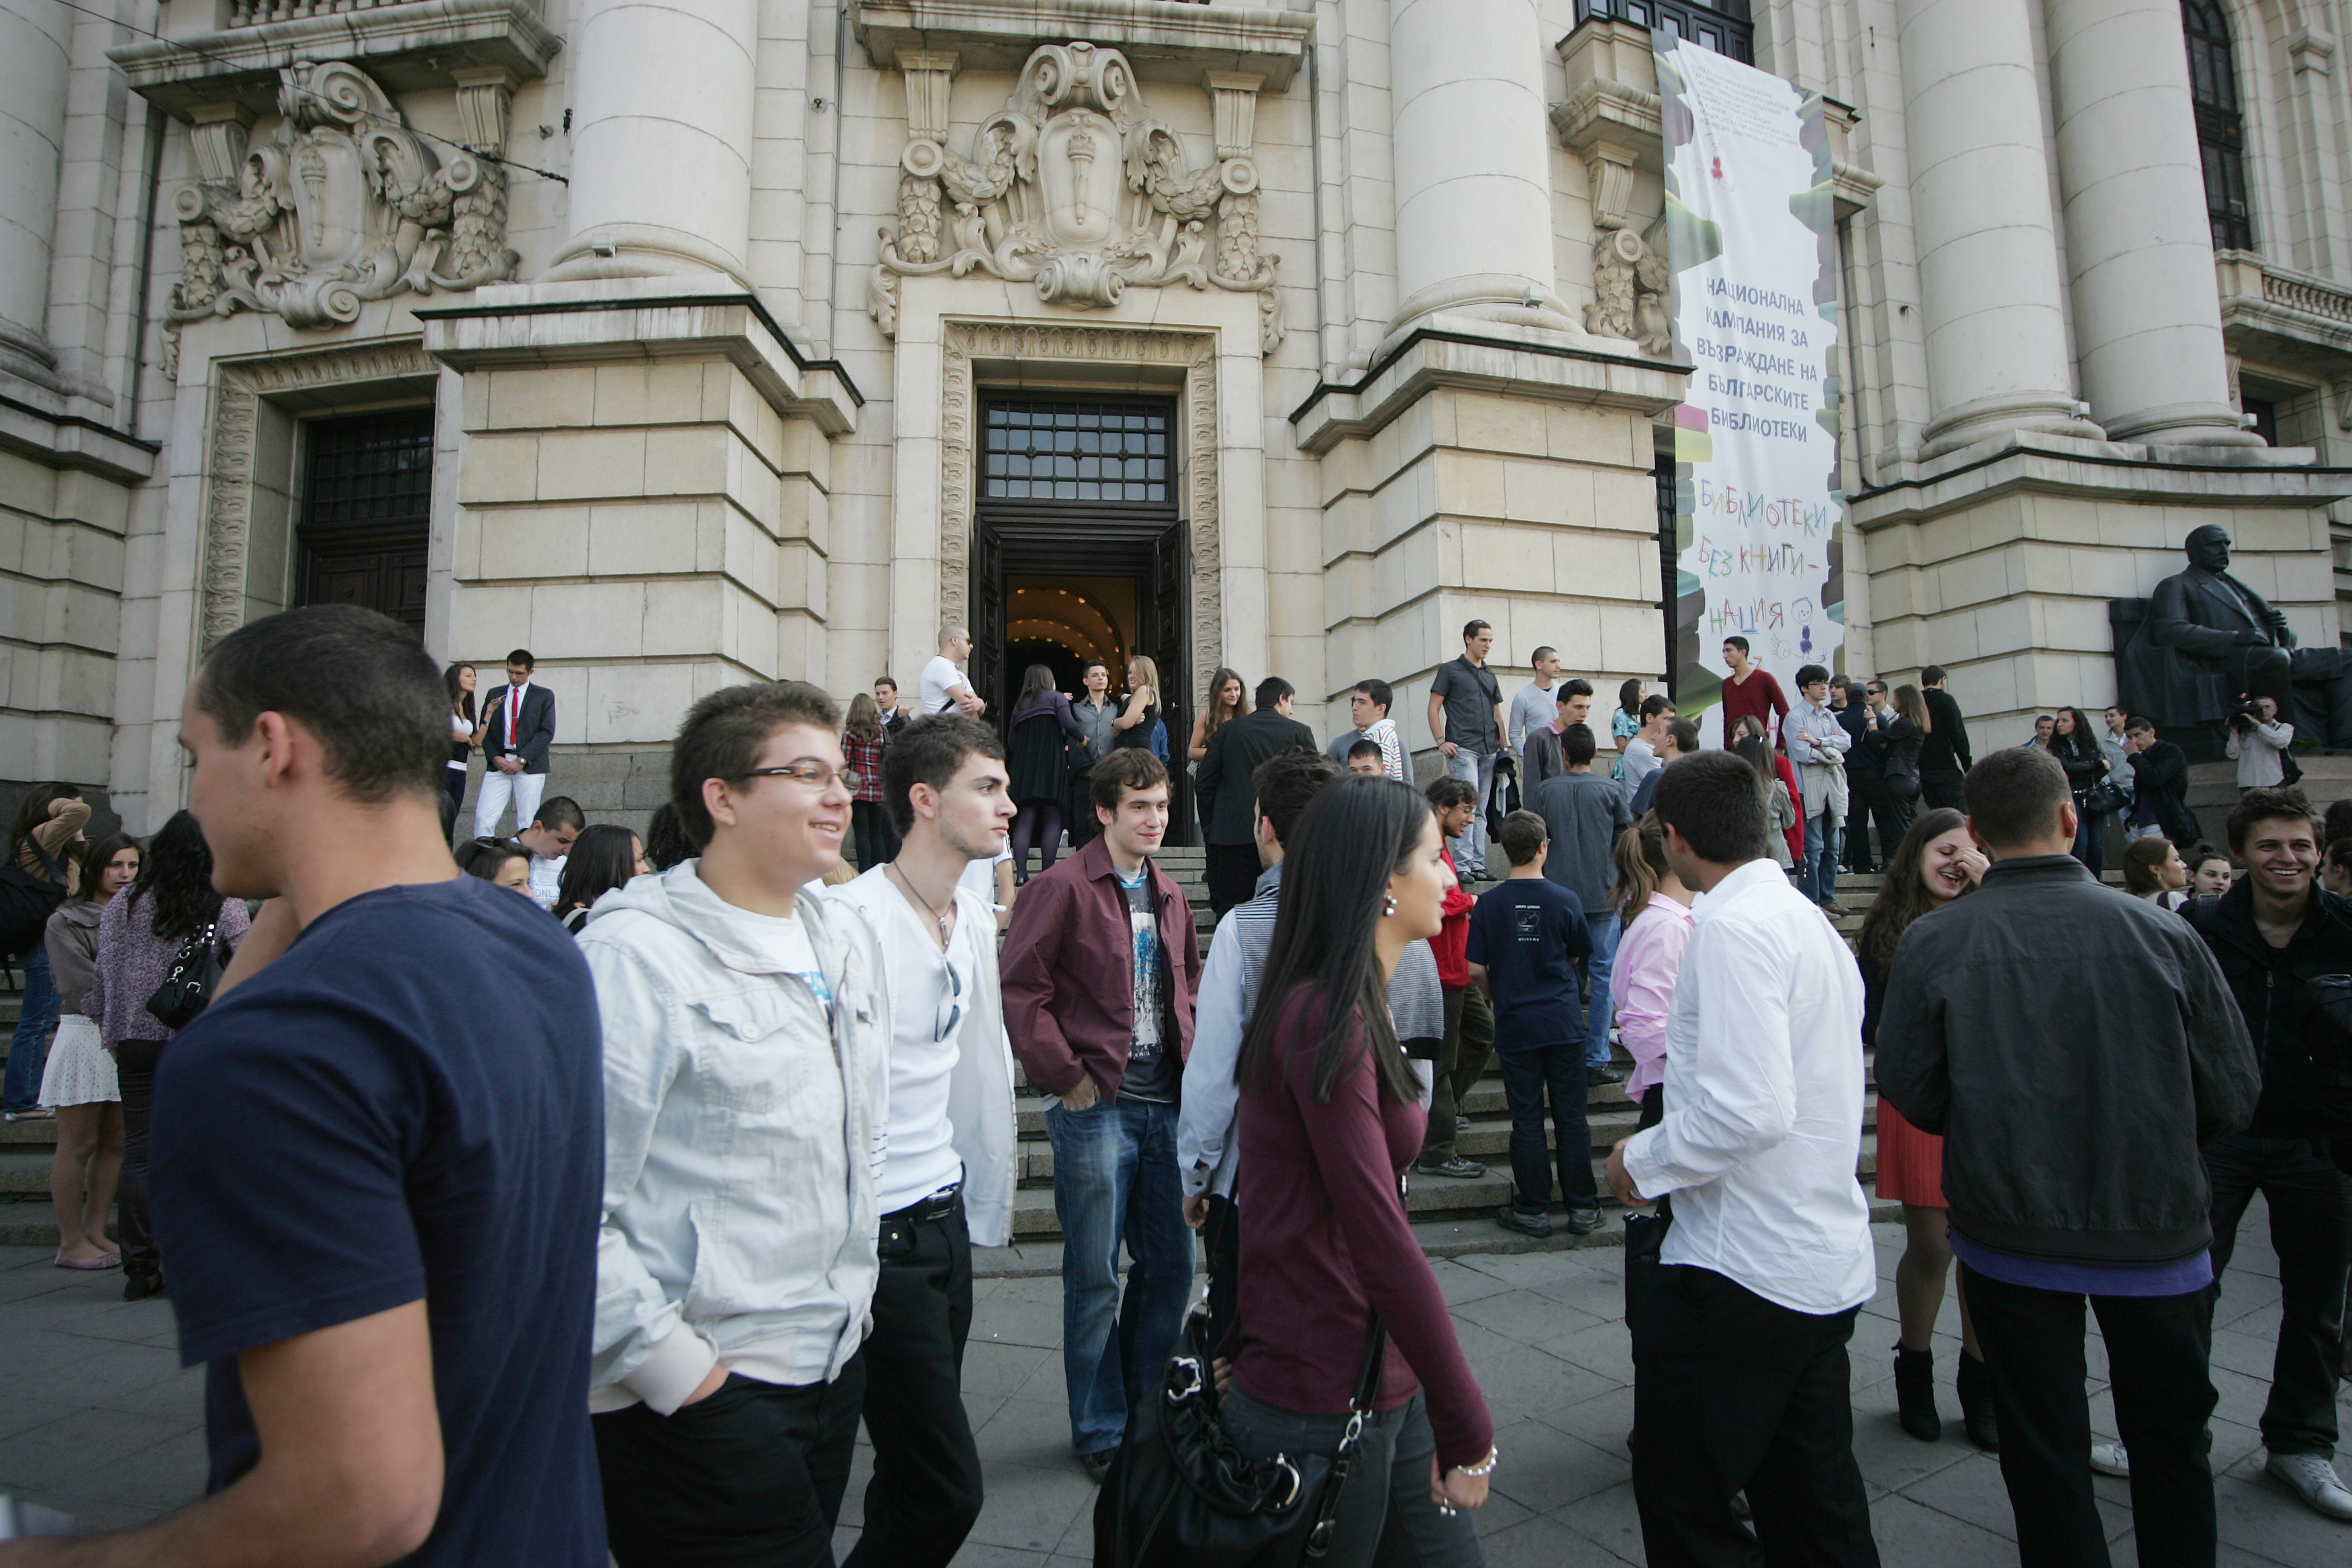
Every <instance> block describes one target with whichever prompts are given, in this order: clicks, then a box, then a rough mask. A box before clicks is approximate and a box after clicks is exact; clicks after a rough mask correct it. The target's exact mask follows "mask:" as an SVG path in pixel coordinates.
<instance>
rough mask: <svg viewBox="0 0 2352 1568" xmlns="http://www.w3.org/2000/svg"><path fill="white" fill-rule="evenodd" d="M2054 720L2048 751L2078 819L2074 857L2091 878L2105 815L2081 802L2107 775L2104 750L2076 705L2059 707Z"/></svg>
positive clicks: (2100, 853) (2101, 846) (2101, 853)
mask: <svg viewBox="0 0 2352 1568" xmlns="http://www.w3.org/2000/svg"><path fill="white" fill-rule="evenodd" d="M2056 720H2057V722H2056V724H2055V726H2054V727H2053V729H2052V731H2051V733H2050V754H2051V755H2052V756H2053V757H2055V758H2057V759H2058V765H2059V766H2060V767H2062V768H2064V769H2065V770H2066V787H2067V788H2068V789H2070V790H2072V791H2074V811H2075V815H2076V816H2079V817H2080V818H2081V820H2080V821H2079V822H2078V823H2076V825H2075V827H2074V858H2075V859H2077V860H2080V861H2081V862H2082V863H2083V865H2084V868H2086V869H2088V870H2089V871H2090V873H2091V875H2092V876H2094V877H2095V876H2097V875H2098V874H2099V868H2100V863H2101V861H2102V860H2103V859H2104V858H2105V842H2104V840H2105V837H2106V818H2105V816H2103V815H2101V814H2098V813H2095V812H2093V811H2092V810H2091V808H2090V807H2089V806H2088V805H2084V798H2085V797H2086V796H2088V795H2090V793H2091V792H2092V791H2093V790H2095V789H2096V788H2097V787H2098V786H2099V781H2100V780H2101V779H2104V778H2105V777H2106V776H2107V753H2106V752H2105V751H2103V750H2101V749H2100V746H2099V737H2098V733H2097V731H2094V730H2093V729H2092V728H2091V721H2089V720H2088V719H2085V718H2084V717H2083V710H2081V709H2080V708H2061V709H2060V710H2058V712H2057V714H2056Z"/></svg>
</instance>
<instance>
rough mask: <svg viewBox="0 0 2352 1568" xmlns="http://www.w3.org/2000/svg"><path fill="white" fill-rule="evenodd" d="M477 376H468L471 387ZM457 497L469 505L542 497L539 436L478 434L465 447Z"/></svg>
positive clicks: (458, 473)
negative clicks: (540, 489)
mask: <svg viewBox="0 0 2352 1568" xmlns="http://www.w3.org/2000/svg"><path fill="white" fill-rule="evenodd" d="M476 379H477V378H476V377H473V376H468V377H467V378H466V383H467V386H469V387H470V386H472V385H473V384H474V382H475V381H476ZM464 451H465V460H464V462H463V464H462V465H461V466H460V467H459V468H458V471H457V500H459V501H460V502H461V503H465V504H468V505H495V504H497V503H498V502H500V501H527V500H537V499H538V497H539V437H536V436H475V437H469V438H468V439H467V442H466V444H465V447H464Z"/></svg>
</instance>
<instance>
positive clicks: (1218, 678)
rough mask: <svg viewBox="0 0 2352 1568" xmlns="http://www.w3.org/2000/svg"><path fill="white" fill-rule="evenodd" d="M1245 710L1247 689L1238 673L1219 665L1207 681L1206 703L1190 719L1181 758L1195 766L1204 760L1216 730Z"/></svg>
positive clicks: (1238, 716) (1247, 702)
mask: <svg viewBox="0 0 2352 1568" xmlns="http://www.w3.org/2000/svg"><path fill="white" fill-rule="evenodd" d="M1249 710H1250V705H1249V689H1248V688H1247V687H1245V686H1244V685H1243V684H1242V677H1241V672H1240V671H1239V670H1235V669H1228V668H1225V667H1224V666H1223V665H1222V664H1221V665H1219V666H1218V667H1217V673H1216V674H1214V675H1213V676H1211V677H1209V700H1207V701H1206V702H1203V703H1202V704H1201V710H1200V711H1199V712H1198V713H1195V714H1194V715H1192V744H1190V745H1189V746H1187V747H1185V749H1184V754H1185V755H1186V756H1188V757H1190V758H1192V760H1193V761H1194V762H1196V763H1197V762H1199V761H1200V760H1201V759H1202V757H1205V756H1207V755H1208V754H1209V737H1210V736H1212V735H1213V734H1215V733H1216V732H1217V728H1218V726H1219V725H1222V724H1224V723H1226V722H1228V721H1232V720H1234V719H1238V718H1240V717H1241V716H1242V715H1243V714H1244V713H1246V712H1248V711H1249Z"/></svg>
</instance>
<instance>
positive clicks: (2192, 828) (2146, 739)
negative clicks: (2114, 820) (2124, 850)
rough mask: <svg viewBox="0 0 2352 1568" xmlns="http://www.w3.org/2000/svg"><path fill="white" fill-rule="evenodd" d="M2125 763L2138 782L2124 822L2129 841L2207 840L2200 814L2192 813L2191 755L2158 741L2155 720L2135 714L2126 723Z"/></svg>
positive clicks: (2133, 790) (2178, 842)
mask: <svg viewBox="0 0 2352 1568" xmlns="http://www.w3.org/2000/svg"><path fill="white" fill-rule="evenodd" d="M2124 760H2125V761H2126V762H2127V763H2130V764H2131V771H2132V777H2133V779H2134V780H2135V784H2134V786H2133V789H2132V806H2131V811H2130V813H2129V814H2128V815H2127V816H2126V817H2125V818H2124V836H2125V837H2126V838H2145V837H2147V836H2148V835H2149V834H2151V833H2161V834H2163V835H2164V836H2165V837H2167V838H2169V839H2171V840H2172V841H2173V843H2175V844H2195V843H2196V842H2197V841H2198V840H2199V839H2200V838H2202V837H2205V830H2204V829H2203V828H2202V827H2200V826H2199V825H2198V822H2197V814H2196V813H2195V812H2193V811H2191V810H2189V753H2188V752H2184V751H2182V750H2181V749H2180V748H2179V747H2178V746H2176V745H2174V744H2173V743H2172V742H2169V741H2159V740H2158V739H2157V738H2156V721H2155V720H2153V719H2144V718H2141V717H2140V716H2139V715H2137V714H2134V715H2133V716H2132V717H2131V718H2129V719H2126V720H2125V721H2124Z"/></svg>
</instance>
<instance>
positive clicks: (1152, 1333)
mask: <svg viewBox="0 0 2352 1568" xmlns="http://www.w3.org/2000/svg"><path fill="white" fill-rule="evenodd" d="M1045 1136H1046V1139H1047V1140H1048V1141H1049V1142H1052V1144H1053V1145H1054V1215H1055V1218H1056V1219H1059V1220H1060V1221H1061V1222H1062V1378H1063V1381H1064V1383H1065V1384H1066V1386H1067V1388H1068V1390H1069V1397H1070V1446H1071V1447H1073V1448H1074V1449H1075V1450H1076V1452H1078V1453H1080V1454H1098V1453H1102V1452H1104V1451H1105V1450H1107V1449H1110V1448H1116V1447H1118V1445H1119V1441H1120V1439H1121V1438H1123V1437H1125V1436H1126V1435H1127V1413H1128V1410H1129V1406H1131V1405H1133V1404H1134V1403H1135V1402H1136V1401H1137V1400H1139V1399H1140V1398H1141V1397H1142V1395H1143V1388H1144V1385H1145V1384H1148V1383H1150V1382H1151V1381H1152V1380H1153V1379H1154V1378H1156V1377H1158V1376H1159V1375H1160V1366H1161V1364H1162V1363H1165V1362H1166V1361H1167V1359H1168V1351H1169V1347H1170V1346H1171V1345H1173V1344H1174V1343H1175V1342H1176V1331H1177V1330H1178V1329H1179V1328H1181V1326H1182V1325H1183V1321H1184V1308H1185V1306H1186V1304H1187V1303H1188V1302H1190V1301H1191V1300H1192V1232H1191V1231H1190V1230H1189V1229H1187V1228H1185V1225H1184V1187H1183V1182H1182V1180H1181V1178H1180V1177H1179V1176H1178V1175H1177V1173H1176V1108H1175V1107H1174V1106H1172V1105H1159V1104H1154V1103H1152V1102H1151V1101H1149V1100H1134V1099H1120V1100H1097V1101H1095V1103H1094V1104H1093V1105H1091V1106H1089V1107H1087V1109H1086V1110H1063V1109H1062V1104H1061V1101H1059V1100H1047V1101H1046V1102H1045ZM1122 1241H1124V1242H1125V1243H1126V1244H1127V1253H1128V1257H1129V1258H1130V1259H1131V1260H1132V1262H1131V1265H1130V1267H1129V1269H1128V1272H1127V1287H1126V1289H1125V1292H1124V1293H1123V1294H1122V1292H1121V1290H1120V1288H1119V1282H1118V1248H1119V1243H1120V1242H1122Z"/></svg>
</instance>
